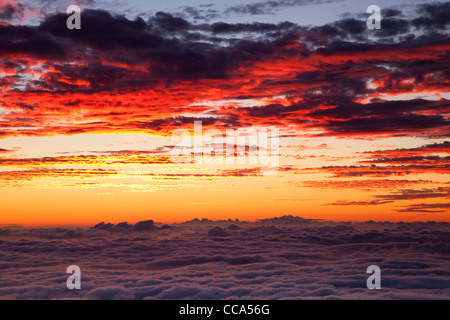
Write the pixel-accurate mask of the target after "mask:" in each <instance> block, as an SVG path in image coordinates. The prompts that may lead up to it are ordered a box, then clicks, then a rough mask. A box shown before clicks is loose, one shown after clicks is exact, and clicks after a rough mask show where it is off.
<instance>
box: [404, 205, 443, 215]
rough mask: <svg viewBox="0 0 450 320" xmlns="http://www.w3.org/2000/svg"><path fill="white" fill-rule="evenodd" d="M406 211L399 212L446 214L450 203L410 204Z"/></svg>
mask: <svg viewBox="0 0 450 320" xmlns="http://www.w3.org/2000/svg"><path fill="white" fill-rule="evenodd" d="M404 207H406V208H405V209H398V210H396V211H397V212H424V213H433V212H445V211H446V209H448V208H450V203H417V204H410V205H408V206H404Z"/></svg>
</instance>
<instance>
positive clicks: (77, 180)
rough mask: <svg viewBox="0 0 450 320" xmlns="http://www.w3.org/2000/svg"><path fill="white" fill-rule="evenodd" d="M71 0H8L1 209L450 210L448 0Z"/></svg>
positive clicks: (193, 213) (112, 217) (8, 212)
mask: <svg viewBox="0 0 450 320" xmlns="http://www.w3.org/2000/svg"><path fill="white" fill-rule="evenodd" d="M69 4H73V3H72V2H70V3H69V2H68V1H45V0H30V1H25V2H16V1H9V0H0V42H1V43H0V90H1V91H0V95H1V99H0V202H1V204H2V206H1V211H0V224H1V225H14V224H17V225H24V226H49V225H92V224H95V223H97V222H99V221H109V222H112V223H118V222H121V221H128V222H130V223H135V222H137V221H140V220H147V219H153V220H155V221H159V222H163V223H173V222H182V221H186V220H190V219H193V218H196V217H197V218H202V217H205V218H208V219H239V220H250V221H255V220H257V219H263V218H270V217H274V216H278V215H284V214H292V215H295V216H301V217H304V218H308V219H326V220H334V221H354V222H358V221H368V220H375V221H394V222H397V221H429V220H433V221H446V222H450V214H449V207H450V203H449V201H448V200H449V191H450V186H449V174H448V172H449V170H448V168H449V159H450V157H449V150H450V141H449V133H450V121H449V110H450V108H449V98H450V95H449V93H448V87H449V61H450V59H449V49H450V39H449V21H450V19H449V15H450V5H449V3H445V2H433V3H429V2H427V3H422V2H420V1H408V2H403V1H378V2H377V3H376V4H377V5H378V6H379V7H380V8H381V15H382V20H381V29H380V30H370V29H368V28H367V26H366V19H367V18H368V16H369V14H367V13H366V9H367V6H369V5H371V4H372V2H371V1H370V2H369V1H331V0H330V1H316V0H282V1H276V2H274V1H259V2H258V1H247V2H243V1H226V2H212V3H211V2H207V1H206V2H203V1H190V2H185V1H137V0H136V1H126V2H125V1H90V0H83V1H78V3H76V4H78V5H79V6H80V7H81V9H82V12H81V29H80V30H77V29H74V30H69V29H68V28H67V27H66V21H67V18H68V16H69V15H68V14H66V13H65V11H66V8H67V6H68V5H69ZM196 121H197V122H198V121H201V123H202V131H200V134H198V132H197V133H196V132H195V122H196ZM211 129H215V130H216V131H215V133H213V134H212V136H210V135H208V132H206V131H207V130H211ZM268 129H271V131H270V133H269V135H268V140H270V141H275V142H277V143H279V148H276V152H275V153H273V151H274V150H273V149H270V148H269V147H267V146H265V145H263V142H264V141H262V140H258V142H257V143H256V148H258V150H261V151H270V152H272V153H271V154H272V155H273V156H275V155H276V161H275V158H273V159H274V161H273V162H270V163H267V162H266V163H263V162H262V161H259V160H260V159H258V161H257V163H250V161H249V160H248V159H247V160H245V161H244V163H237V162H238V158H242V157H243V156H244V155H246V154H250V151H249V150H246V148H245V145H243V144H242V143H240V142H239V141H238V140H237V136H239V135H240V136H245V135H247V136H248V135H249V134H250V135H252V134H253V133H260V132H263V131H264V130H268ZM272 129H273V130H272ZM177 130H178V131H177ZM180 130H184V131H183V132H184V135H185V136H186V135H188V134H189V135H191V136H192V137H193V139H192V140H191V139H187V140H183V143H182V147H183V148H181V149H182V150H184V151H186V150H187V152H188V154H189V158H190V159H192V163H184V162H180V161H177V160H180V158H183V157H178V153H175V156H174V152H175V151H177V146H178V147H180V141H181V138H180V137H178V136H174V132H181V131H180ZM227 130H235V133H234V135H232V136H231V137H232V138H236V139H235V140H233V141H232V142H231V143H228V142H227V141H225V140H223V139H221V138H220V137H218V136H220V135H222V136H225V135H226V132H227ZM239 130H241V131H239ZM211 132H212V131H209V133H210V134H211ZM198 141H201V142H200V144H201V145H202V146H203V150H204V151H205V150H211V148H217V147H218V146H222V147H224V146H227V147H228V146H230V145H231V148H232V149H233V152H231V159H232V160H233V159H234V160H235V161H232V162H233V163H220V161H219V157H218V156H216V154H214V155H213V154H211V153H210V154H209V155H208V154H206V155H203V158H202V155H201V154H199V153H198V152H197V151H196V149H195V148H192V149H191V148H187V147H186V146H187V145H188V144H189V143H191V145H192V146H194V144H195V143H197V147H198ZM215 150H218V151H219V150H220V148H219V149H215ZM227 152H228V151H227ZM226 155H227V154H226ZM228 155H229V154H228ZM211 162H215V163H211ZM269 167H271V168H269ZM267 169H270V170H271V174H264V172H265V170H267Z"/></svg>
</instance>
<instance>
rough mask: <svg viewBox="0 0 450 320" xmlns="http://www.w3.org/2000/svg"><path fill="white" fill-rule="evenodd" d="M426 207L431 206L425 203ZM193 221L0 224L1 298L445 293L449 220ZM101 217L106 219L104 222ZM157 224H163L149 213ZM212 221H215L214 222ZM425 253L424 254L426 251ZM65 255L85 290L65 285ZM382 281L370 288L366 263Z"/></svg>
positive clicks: (440, 295) (369, 296)
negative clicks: (136, 225) (218, 235)
mask: <svg viewBox="0 0 450 320" xmlns="http://www.w3.org/2000/svg"><path fill="white" fill-rule="evenodd" d="M430 208H431V207H430ZM229 224H230V222H229V221H211V220H208V221H204V222H203V223H200V222H197V221H195V220H194V221H189V222H186V223H182V224H174V225H171V227H172V228H169V229H167V228H166V229H163V228H158V229H157V231H156V232H139V233H137V232H128V233H127V232H123V231H121V230H119V229H120V228H119V226H123V227H126V229H127V230H128V229H129V228H130V227H131V226H132V225H130V224H124V223H121V224H120V223H119V224H117V225H113V227H114V228H111V227H110V228H108V229H102V228H98V227H97V228H79V227H78V228H77V227H70V228H23V227H17V226H16V227H11V226H5V227H2V228H0V252H1V253H2V262H1V263H0V270H1V274H2V275H3V276H2V277H0V297H1V298H2V299H244V300H245V299H300V298H301V299H324V298H327V297H333V298H340V299H399V298H402V297H403V298H405V297H406V298H407V299H414V298H428V299H445V298H446V297H448V296H450V291H449V290H450V289H449V288H450V287H449V286H448V284H449V283H448V276H449V275H450V274H449V272H448V269H449V268H448V267H449V266H448V259H445V257H446V256H448V253H449V252H450V251H449V249H450V248H449V245H448V241H447V239H448V233H449V224H448V223H438V222H413V223H404V222H399V223H392V222H373V221H369V222H366V223H334V222H330V221H315V220H306V219H303V218H300V217H292V216H290V217H289V216H288V217H277V218H273V219H265V220H261V221H259V222H246V221H233V224H234V225H237V226H239V227H240V228H239V229H235V230H227V231H226V232H227V233H228V234H229V235H228V236H227V237H223V238H224V239H223V241H221V242H217V241H216V240H215V239H214V237H211V236H209V235H208V233H209V231H210V230H211V228H213V230H216V229H217V230H218V229H219V228H222V229H223V230H225V228H226V226H228V225H229ZM100 225H101V226H105V225H107V224H106V223H105V224H100ZM154 225H155V226H160V224H158V223H155V224H154ZM214 228H215V229H214ZM425 253H426V254H425ZM69 264H76V265H78V266H79V267H80V268H81V284H82V289H81V290H72V291H71V290H68V289H67V288H66V280H67V277H68V275H67V274H66V273H65V271H66V268H67V266H68V265H69ZM371 264H376V265H378V266H380V268H381V270H382V273H381V274H382V290H379V291H378V290H377V291H376V292H374V291H373V290H368V289H367V288H366V280H367V277H368V275H367V274H366V269H367V266H369V265H371Z"/></svg>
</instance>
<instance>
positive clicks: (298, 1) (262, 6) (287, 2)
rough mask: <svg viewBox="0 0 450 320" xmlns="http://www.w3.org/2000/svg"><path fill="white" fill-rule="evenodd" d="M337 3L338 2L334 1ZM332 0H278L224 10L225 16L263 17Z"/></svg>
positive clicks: (235, 6)
mask: <svg viewBox="0 0 450 320" xmlns="http://www.w3.org/2000/svg"><path fill="white" fill-rule="evenodd" d="M335 1H338V0H335ZM335 1H333V0H323V1H321V0H278V1H273V0H269V1H261V2H254V3H249V4H238V5H234V6H229V7H228V8H227V9H226V10H225V14H226V15H265V14H274V13H275V12H277V11H279V10H282V9H286V8H290V7H297V6H304V5H310V4H320V3H330V2H335Z"/></svg>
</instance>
